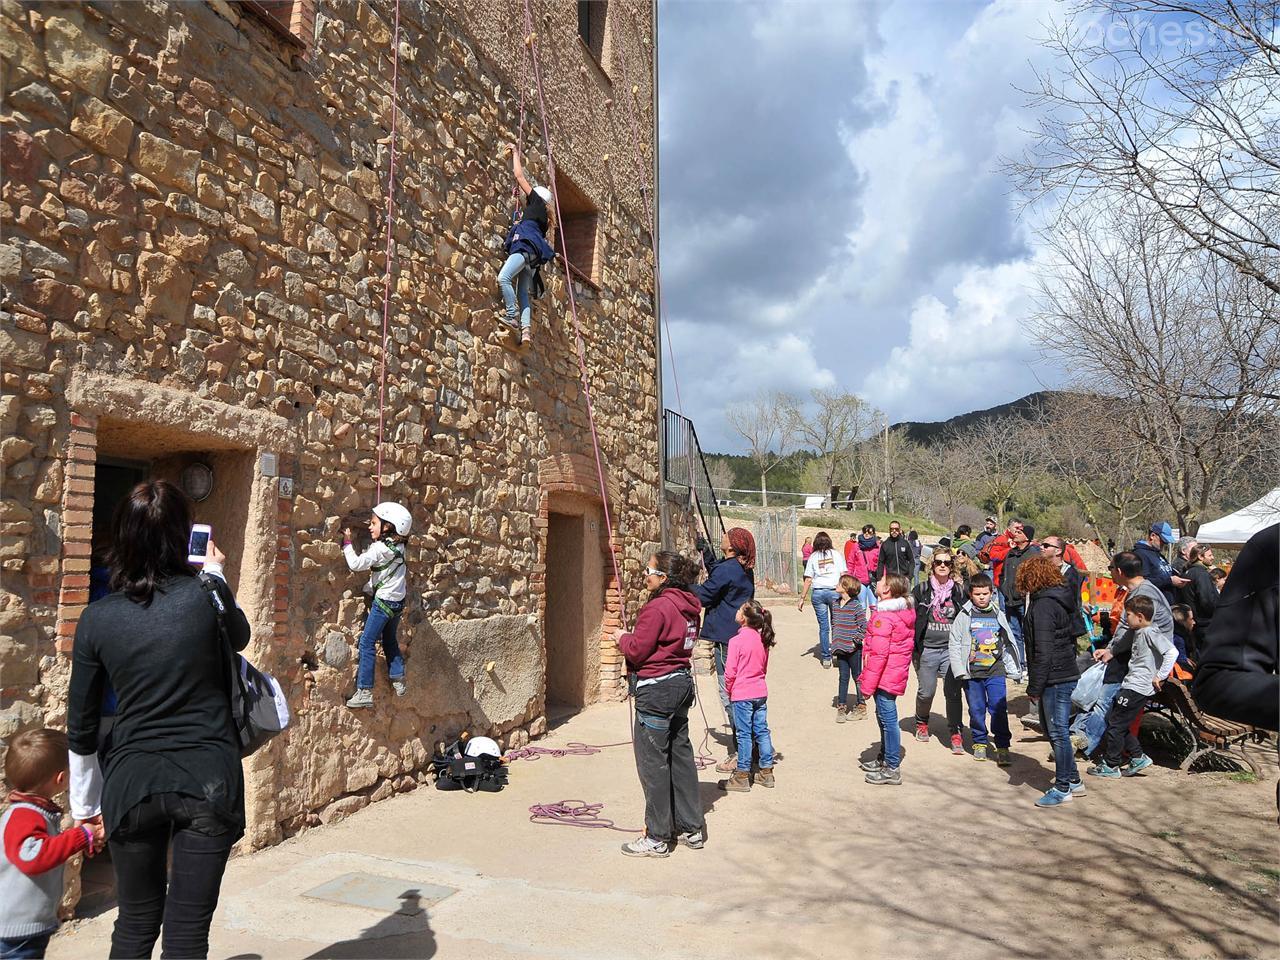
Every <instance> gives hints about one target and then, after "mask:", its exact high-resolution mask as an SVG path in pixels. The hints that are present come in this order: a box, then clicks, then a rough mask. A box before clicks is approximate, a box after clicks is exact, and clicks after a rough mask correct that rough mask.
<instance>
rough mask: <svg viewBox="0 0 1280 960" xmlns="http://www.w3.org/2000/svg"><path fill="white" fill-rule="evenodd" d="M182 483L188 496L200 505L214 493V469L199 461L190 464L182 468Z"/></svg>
mask: <svg viewBox="0 0 1280 960" xmlns="http://www.w3.org/2000/svg"><path fill="white" fill-rule="evenodd" d="M180 482H181V484H182V489H183V490H185V491H186V494H187V496H188V497H190V498H191V499H192V500H194V501H195V502H196V503H199V502H200V501H201V500H206V499H208V497H209V494H211V493H212V492H213V468H212V467H211V466H209V465H208V464H207V463H203V462H201V461H199V460H197V461H195V462H194V463H189V464H187V465H186V466H185V467H183V468H182V476H181V477H180Z"/></svg>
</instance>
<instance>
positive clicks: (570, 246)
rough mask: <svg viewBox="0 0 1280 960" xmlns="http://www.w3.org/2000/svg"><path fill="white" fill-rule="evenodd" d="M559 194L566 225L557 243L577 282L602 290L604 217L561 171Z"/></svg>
mask: <svg viewBox="0 0 1280 960" xmlns="http://www.w3.org/2000/svg"><path fill="white" fill-rule="evenodd" d="M556 194H557V195H558V196H559V198H560V215H561V217H562V218H563V220H564V222H563V223H561V224H560V225H559V226H558V227H557V233H558V237H557V243H558V246H559V248H560V253H561V255H562V256H563V257H564V258H565V260H566V261H567V262H568V267H569V272H570V273H572V275H573V277H574V279H576V280H580V281H582V282H583V283H586V284H588V285H589V286H591V287H592V288H594V289H597V290H598V289H600V251H599V246H600V244H599V223H600V214H599V211H598V210H597V209H596V206H595V204H593V203H592V202H591V200H590V199H589V198H588V197H587V195H586V194H585V193H584V192H583V191H582V190H581V188H579V187H578V185H577V184H576V183H574V182H573V181H572V180H570V179H569V178H568V177H566V176H565V175H564V174H563V173H561V172H560V171H559V170H557V171H556Z"/></svg>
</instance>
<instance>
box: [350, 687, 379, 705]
mask: <svg viewBox="0 0 1280 960" xmlns="http://www.w3.org/2000/svg"><path fill="white" fill-rule="evenodd" d="M372 706H373V691H372V690H359V689H357V690H356V692H355V696H353V697H352V698H351V699H350V700H348V701H347V709H348V710H360V709H362V708H364V707H372Z"/></svg>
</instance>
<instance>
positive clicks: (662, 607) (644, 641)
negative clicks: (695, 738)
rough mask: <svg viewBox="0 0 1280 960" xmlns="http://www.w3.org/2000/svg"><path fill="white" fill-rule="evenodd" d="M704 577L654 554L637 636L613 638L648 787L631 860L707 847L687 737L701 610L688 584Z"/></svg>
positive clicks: (627, 846)
mask: <svg viewBox="0 0 1280 960" xmlns="http://www.w3.org/2000/svg"><path fill="white" fill-rule="evenodd" d="M700 572H701V571H700V570H699V567H698V565H697V564H696V563H694V562H693V561H692V560H689V559H686V558H685V557H683V556H681V555H680V554H678V553H676V552H674V551H672V550H663V551H661V552H659V553H655V554H654V555H653V556H651V557H650V558H649V564H648V566H647V567H646V568H645V571H644V586H645V589H646V590H648V591H649V599H648V600H647V601H646V602H645V605H644V606H643V607H641V608H640V615H639V616H637V617H636V623H635V626H634V627H633V628H632V630H631V632H630V633H623V632H622V631H618V632H617V633H615V634H614V635H613V638H614V642H616V643H617V645H618V649H619V650H621V651H622V655H623V656H624V657H626V658H627V673H628V674H630V677H631V689H632V693H633V695H634V696H635V710H636V712H635V725H634V728H633V729H632V733H631V736H632V740H633V743H634V749H635V755H636V770H637V772H638V773H639V774H640V786H641V788H642V789H643V790H644V826H645V835H644V836H643V837H639V838H638V839H636V840H632V841H631V842H630V843H624V844H623V845H622V852H623V853H624V854H626V855H627V856H629V857H668V856H670V855H671V851H672V850H674V849H675V847H676V843H677V840H679V841H682V842H683V843H684V844H685V845H686V846H688V847H691V848H693V849H694V850H697V849H700V848H701V847H702V845H703V842H704V835H703V816H702V800H701V798H700V796H699V794H698V768H697V767H696V766H695V764H694V760H693V743H692V742H691V741H690V740H689V708H690V707H691V706H693V674H692V672H691V671H690V668H689V660H690V657H692V655H693V645H694V642H695V641H696V640H697V639H698V620H699V615H700V614H701V613H702V605H701V604H700V603H698V598H697V597H695V596H694V595H693V593H692V592H691V591H690V588H689V585H690V584H691V583H692V582H693V581H694V580H696V579H697V577H698V574H699V573H700Z"/></svg>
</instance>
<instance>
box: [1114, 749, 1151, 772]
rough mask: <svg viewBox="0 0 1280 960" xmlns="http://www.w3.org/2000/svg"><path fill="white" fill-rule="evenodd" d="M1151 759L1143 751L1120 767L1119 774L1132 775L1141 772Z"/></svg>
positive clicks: (1149, 763) (1149, 764)
mask: <svg viewBox="0 0 1280 960" xmlns="http://www.w3.org/2000/svg"><path fill="white" fill-rule="evenodd" d="M1151 763H1152V760H1151V758H1150V757H1148V756H1147V755H1146V754H1145V753H1144V754H1141V755H1140V756H1136V757H1134V758H1133V759H1132V760H1130V761H1129V762H1128V763H1126V764H1125V765H1124V766H1123V767H1121V768H1120V776H1122V777H1132V776H1133V775H1134V774H1135V773H1141V772H1142V771H1143V770H1145V769H1147V767H1149V766H1151Z"/></svg>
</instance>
